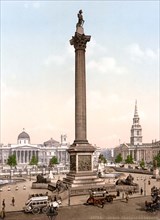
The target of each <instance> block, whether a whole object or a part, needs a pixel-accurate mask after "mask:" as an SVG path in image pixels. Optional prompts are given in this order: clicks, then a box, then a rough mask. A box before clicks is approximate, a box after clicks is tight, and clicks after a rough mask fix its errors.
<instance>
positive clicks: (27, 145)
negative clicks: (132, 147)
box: [0, 130, 101, 166]
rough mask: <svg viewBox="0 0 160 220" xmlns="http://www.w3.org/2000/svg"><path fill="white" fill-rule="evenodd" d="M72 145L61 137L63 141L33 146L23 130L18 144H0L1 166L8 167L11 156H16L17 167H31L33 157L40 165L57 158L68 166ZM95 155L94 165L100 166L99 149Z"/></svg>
mask: <svg viewBox="0 0 160 220" xmlns="http://www.w3.org/2000/svg"><path fill="white" fill-rule="evenodd" d="M69 147H70V144H69V143H68V142H67V136H66V135H61V141H60V142H58V141H55V140H54V139H52V138H51V139H50V140H48V141H46V142H44V143H43V144H31V141H30V136H29V135H28V134H27V133H26V132H25V131H24V130H23V131H22V132H21V133H20V134H19V135H18V138H17V144H8V145H3V144H0V165H6V163H7V160H8V157H9V155H12V154H15V155H16V160H17V165H22V166H26V165H29V163H30V161H31V159H32V156H33V155H34V156H36V157H37V158H38V165H49V162H50V159H51V158H52V157H53V156H56V157H57V159H58V163H59V164H60V165H63V166H68V165H69V164H70V162H69V154H68V151H67V150H68V148H69ZM95 149H96V150H95V152H94V153H93V165H94V166H96V165H97V164H98V158H99V155H100V152H101V149H100V148H99V147H96V146H95Z"/></svg>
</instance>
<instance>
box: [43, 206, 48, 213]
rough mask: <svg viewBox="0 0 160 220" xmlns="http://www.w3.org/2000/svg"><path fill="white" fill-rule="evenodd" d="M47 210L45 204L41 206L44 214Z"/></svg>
mask: <svg viewBox="0 0 160 220" xmlns="http://www.w3.org/2000/svg"><path fill="white" fill-rule="evenodd" d="M47 211H48V207H47V206H45V207H43V208H42V212H43V213H44V214H45V213H47Z"/></svg>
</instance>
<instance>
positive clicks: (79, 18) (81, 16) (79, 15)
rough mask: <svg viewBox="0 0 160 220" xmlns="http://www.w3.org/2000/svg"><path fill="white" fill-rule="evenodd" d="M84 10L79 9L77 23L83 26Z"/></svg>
mask: <svg viewBox="0 0 160 220" xmlns="http://www.w3.org/2000/svg"><path fill="white" fill-rule="evenodd" d="M82 13H83V11H82V10H79V12H78V14H77V16H78V23H77V25H76V26H77V27H83V24H84V20H83V15H82Z"/></svg>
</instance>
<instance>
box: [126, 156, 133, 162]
mask: <svg viewBox="0 0 160 220" xmlns="http://www.w3.org/2000/svg"><path fill="white" fill-rule="evenodd" d="M125 162H126V163H133V158H132V155H128V156H127V159H126V160H125Z"/></svg>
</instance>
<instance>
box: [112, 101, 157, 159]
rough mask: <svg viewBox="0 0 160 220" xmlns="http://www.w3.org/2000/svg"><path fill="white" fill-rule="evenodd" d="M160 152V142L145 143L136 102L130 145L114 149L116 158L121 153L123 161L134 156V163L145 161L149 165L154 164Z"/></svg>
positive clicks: (125, 144) (121, 145) (124, 144)
mask: <svg viewBox="0 0 160 220" xmlns="http://www.w3.org/2000/svg"><path fill="white" fill-rule="evenodd" d="M159 151H160V141H155V142H154V141H152V142H151V143H143V138H142V127H141V125H140V118H139V116H138V110H137V101H136V104H135V111H134V117H133V124H132V127H131V137H130V143H123V144H120V146H118V147H116V148H114V158H116V156H117V155H118V154H119V153H121V155H122V158H123V160H125V159H126V158H127V156H128V155H132V158H133V159H134V161H137V162H140V161H142V159H143V160H144V161H145V162H147V163H149V162H153V158H154V156H156V155H157V154H158V152H159Z"/></svg>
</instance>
